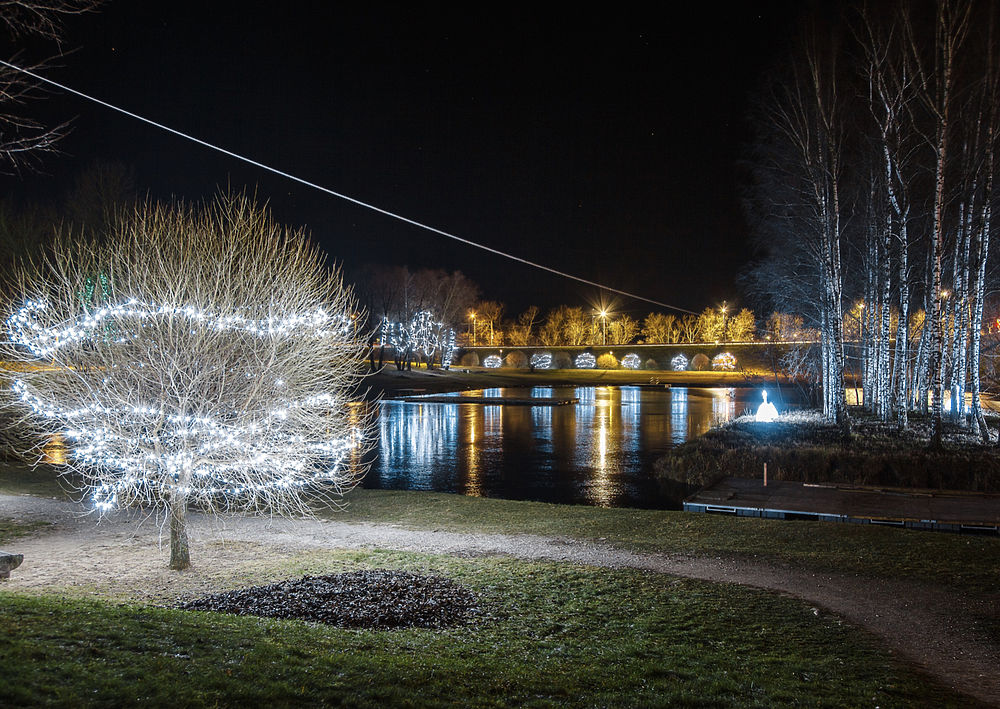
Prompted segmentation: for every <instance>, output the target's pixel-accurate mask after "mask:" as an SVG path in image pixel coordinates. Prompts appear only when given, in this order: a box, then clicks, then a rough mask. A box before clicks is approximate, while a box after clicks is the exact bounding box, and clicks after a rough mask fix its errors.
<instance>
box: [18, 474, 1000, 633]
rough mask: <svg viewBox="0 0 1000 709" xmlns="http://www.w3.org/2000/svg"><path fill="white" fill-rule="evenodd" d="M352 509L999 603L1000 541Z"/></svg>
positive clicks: (387, 499) (735, 522) (371, 499)
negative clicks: (835, 575) (948, 591)
mask: <svg viewBox="0 0 1000 709" xmlns="http://www.w3.org/2000/svg"><path fill="white" fill-rule="evenodd" d="M66 489H68V486H67V485H65V484H60V482H59V479H58V474H57V472H56V470H55V469H53V468H44V467H39V468H35V469H31V468H29V467H28V466H24V465H18V464H4V465H3V467H2V469H0V492H4V493H8V494H36V495H45V496H50V497H66V496H67V492H66ZM74 494H75V493H74ZM347 501H348V506H347V509H346V510H344V511H330V510H325V511H321V512H320V514H321V515H323V516H328V517H330V518H331V519H335V520H339V521H344V522H358V523H362V522H365V523H375V524H377V523H387V524H395V525H400V526H403V527H409V528H413V529H440V530H446V531H455V532H485V533H495V534H537V535H540V536H554V537H571V538H577V539H585V540H591V541H602V542H605V543H607V544H612V545H614V546H617V547H620V548H623V549H629V550H634V551H640V552H662V553H679V554H694V555H699V556H736V555H739V556H744V557H749V558H758V559H761V560H764V561H771V562H776V563H788V564H794V565H796V566H799V567H803V568H807V569H816V570H817V571H838V572H841V573H857V574H863V575H867V576H872V577H882V578H893V579H912V580H914V581H921V582H929V583H934V584H938V585H942V586H946V587H951V588H954V589H957V590H960V591H962V592H964V593H968V594H970V595H973V596H978V597H985V598H996V597H997V578H1000V539H998V538H997V537H985V536H969V535H959V534H949V533H944V532H920V531H914V530H905V529H892V528H887V527H877V526H870V525H853V524H851V525H849V524H835V523H830V522H808V521H794V522H789V521H781V520H767V519H754V518H749V517H742V518H733V517H723V516H716V515H706V514H693V513H689V512H677V511H669V510H638V509H627V508H613V509H606V508H599V507H586V506H579V505H552V504H546V503H541V502H518V501H514V500H500V499H489V498H477V497H467V496H464V495H451V494H446V493H435V492H410V491H393V490H364V489H355V490H353V491H352V492H350V493H349V494H348V496H347ZM998 607H1000V600H998ZM998 619H1000V613H998Z"/></svg>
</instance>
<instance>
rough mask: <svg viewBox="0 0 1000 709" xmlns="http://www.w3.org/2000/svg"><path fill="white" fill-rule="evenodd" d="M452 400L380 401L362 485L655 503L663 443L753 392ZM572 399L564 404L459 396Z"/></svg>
mask: <svg viewBox="0 0 1000 709" xmlns="http://www.w3.org/2000/svg"><path fill="white" fill-rule="evenodd" d="M454 396H455V400H456V403H455V404H430V403H426V404H425V403H419V402H415V401H412V400H411V401H406V402H399V401H387V402H383V403H382V404H380V405H379V411H378V420H379V432H380V441H379V445H378V447H377V450H376V451H375V452H374V453H373V454H372V456H373V459H372V460H371V463H372V465H371V469H370V471H369V473H368V475H367V476H366V478H365V481H364V485H365V486H366V487H374V488H394V489H411V490H438V491H443V492H457V493H462V494H466V495H476V496H488V497H504V498H510V499H526V500H542V501H548V502H567V503H581V504H590V505H598V506H604V507H608V506H637V507H663V506H668V505H669V504H670V503H669V501H667V500H666V499H665V498H664V497H663V496H662V494H661V492H660V489H659V486H658V484H657V483H656V482H655V479H654V478H653V476H652V468H653V462H654V461H655V460H656V459H657V458H658V457H659V456H660V455H661V454H662V453H663V452H664V451H665V450H666V449H668V448H670V447H671V446H673V445H676V444H678V443H682V442H683V441H686V440H688V439H689V438H691V437H692V436H697V435H700V434H702V433H704V432H705V431H706V430H708V428H710V427H711V426H712V425H714V424H715V423H716V422H719V421H726V420H729V419H730V418H732V417H733V416H735V415H736V412H738V411H743V409H744V408H745V407H746V406H747V405H748V402H750V401H751V400H753V401H756V397H759V392H758V391H757V390H756V389H735V390H733V389H690V388H683V387H678V388H674V389H661V388H655V389H654V388H648V387H637V386H633V387H576V388H568V387H534V388H531V389H498V388H495V389H487V390H481V391H474V392H461V393H456V394H455V395H454ZM476 396H480V397H482V396H487V397H508V398H520V399H524V398H529V397H534V398H547V399H551V398H559V399H562V398H572V397H576V398H578V399H579V403H577V404H575V405H568V406H518V405H504V406H500V405H489V406H486V405H482V404H473V403H462V399H463V398H468V397H476Z"/></svg>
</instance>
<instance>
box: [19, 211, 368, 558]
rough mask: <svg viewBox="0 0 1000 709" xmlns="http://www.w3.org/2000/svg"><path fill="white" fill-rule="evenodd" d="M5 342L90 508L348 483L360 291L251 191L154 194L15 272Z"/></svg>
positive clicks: (356, 449)
mask: <svg viewBox="0 0 1000 709" xmlns="http://www.w3.org/2000/svg"><path fill="white" fill-rule="evenodd" d="M17 284H18V291H19V292H20V294H21V296H22V301H21V304H20V305H19V306H18V307H17V309H16V310H15V311H14V312H13V313H11V314H10V316H9V318H8V319H7V328H8V335H9V337H8V340H9V341H8V342H5V343H4V344H3V345H2V351H0V356H2V358H3V359H4V360H6V361H8V362H12V363H13V364H14V366H15V369H16V373H15V374H14V375H13V395H14V397H15V401H14V402H13V403H14V404H15V405H18V406H20V407H21V408H22V409H23V411H24V415H25V419H26V422H28V423H30V424H31V425H33V426H34V427H35V429H36V430H37V433H38V434H39V435H40V436H46V435H48V436H51V435H54V434H60V435H62V436H63V437H64V438H65V439H66V440H67V441H68V442H69V444H70V445H71V456H70V460H69V464H70V466H71V467H72V469H74V470H75V471H77V472H78V473H79V474H80V477H81V479H82V480H84V481H85V485H86V493H87V496H88V498H89V500H90V502H91V503H92V504H93V506H94V508H95V509H96V510H97V511H98V512H100V513H104V512H107V511H110V510H112V509H115V508H122V507H132V506H137V505H139V506H152V507H155V508H157V509H159V510H163V511H164V512H165V518H166V519H167V520H168V523H169V529H170V567H171V568H173V569H183V568H185V567H187V566H188V565H189V564H190V552H189V547H188V539H187V526H186V516H187V510H188V507H189V506H191V505H194V506H196V507H197V508H199V509H202V510H205V511H208V512H211V513H249V512H266V513H270V514H291V515H295V514H306V515H307V514H309V513H310V510H311V507H310V505H311V503H312V502H313V501H314V500H315V499H317V498H318V499H321V500H328V501H329V500H331V499H334V498H337V497H339V496H341V495H343V493H345V492H346V491H347V490H349V489H350V488H351V487H352V486H353V485H354V484H355V483H356V482H357V480H358V479H359V475H360V473H361V470H360V469H359V468H358V467H356V466H353V465H352V464H351V463H352V460H354V459H355V458H357V457H358V456H359V454H360V453H361V452H362V451H363V449H364V447H365V445H366V441H367V440H368V437H369V436H368V432H367V424H366V422H365V421H364V419H363V418H362V417H361V416H360V414H359V413H358V409H357V408H355V407H352V406H351V405H350V404H351V399H352V398H353V396H354V393H355V390H356V387H357V385H358V383H359V381H360V378H361V376H362V374H363V366H364V350H365V348H364V344H363V342H361V341H358V340H357V339H356V336H355V333H354V328H353V323H352V320H351V315H352V314H353V313H355V312H356V308H355V303H354V301H353V297H352V295H351V291H350V289H349V288H347V287H346V286H344V284H343V282H342V281H341V279H340V276H339V273H338V272H337V270H336V269H333V270H332V271H331V269H330V268H329V267H328V266H327V264H326V263H325V258H324V256H323V254H322V252H321V251H320V250H319V249H318V247H316V246H315V245H314V244H312V243H310V242H309V241H308V239H307V238H306V236H305V234H304V233H303V232H301V231H293V230H290V229H286V228H284V227H281V226H279V225H277V224H275V223H274V222H273V221H272V220H271V217H270V216H269V214H268V213H267V212H266V211H265V210H263V209H261V208H259V207H257V206H255V205H254V204H253V203H252V201H251V200H250V199H248V198H247V197H245V196H225V197H220V198H218V199H217V200H216V201H215V202H213V203H211V204H209V205H206V206H204V207H194V206H188V205H175V206H162V205H153V204H150V205H145V206H142V207H139V208H137V209H136V210H135V212H134V213H132V214H130V215H126V216H125V217H123V218H121V219H120V220H118V221H117V223H116V224H115V225H114V226H113V227H111V228H110V230H109V233H108V234H107V235H106V237H105V238H104V239H103V240H101V241H100V242H98V243H92V242H87V241H84V240H83V239H81V238H76V237H74V236H72V235H63V236H62V237H61V238H59V239H58V241H57V243H56V245H55V246H54V248H53V249H52V251H51V253H50V254H49V255H48V256H47V257H46V258H45V259H43V260H42V261H41V262H40V263H37V264H34V265H32V264H25V265H24V266H23V267H22V268H21V269H20V271H19V273H18V278H17Z"/></svg>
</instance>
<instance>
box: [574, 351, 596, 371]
mask: <svg viewBox="0 0 1000 709" xmlns="http://www.w3.org/2000/svg"><path fill="white" fill-rule="evenodd" d="M596 366H597V358H596V357H594V355H592V354H590V353H589V352H583V353H582V354H578V355H577V356H576V368H577V369H593V368H594V367H596Z"/></svg>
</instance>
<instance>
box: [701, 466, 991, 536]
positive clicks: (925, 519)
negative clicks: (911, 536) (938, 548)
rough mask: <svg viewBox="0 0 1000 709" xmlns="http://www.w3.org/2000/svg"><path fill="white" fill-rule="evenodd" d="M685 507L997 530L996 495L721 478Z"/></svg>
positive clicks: (947, 528)
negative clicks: (766, 482) (765, 482)
mask: <svg viewBox="0 0 1000 709" xmlns="http://www.w3.org/2000/svg"><path fill="white" fill-rule="evenodd" d="M684 509H685V510H687V511H689V512H708V513H714V514H727V515H733V516H737V517H765V518H771V519H810V520H820V521H828V522H848V523H852V524H880V525H886V526H892V527H904V528H907V529H930V530H938V531H946V532H962V533H977V534H1000V495H998V494H988V493H964V492H952V491H941V490H906V489H897V488H878V487H863V486H849V485H834V484H830V485H817V484H809V483H797V482H783V481H769V482H768V484H767V485H766V486H765V485H764V481H763V480H759V479H757V480H751V479H745V478H725V479H724V480H722V481H720V482H719V483H717V484H715V485H713V486H711V487H709V488H705V489H704V490H701V491H699V492H697V493H695V494H694V495H692V496H691V497H689V498H688V499H686V500H685V501H684Z"/></svg>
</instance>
